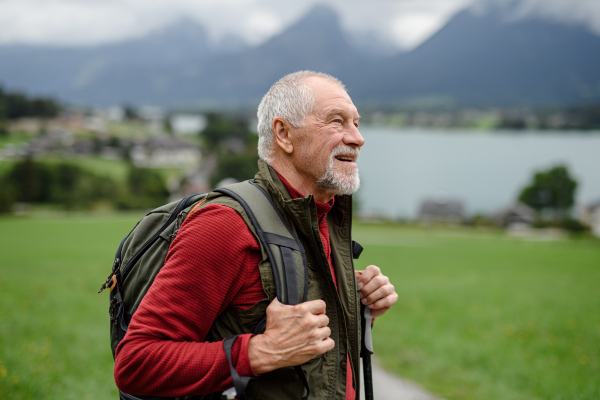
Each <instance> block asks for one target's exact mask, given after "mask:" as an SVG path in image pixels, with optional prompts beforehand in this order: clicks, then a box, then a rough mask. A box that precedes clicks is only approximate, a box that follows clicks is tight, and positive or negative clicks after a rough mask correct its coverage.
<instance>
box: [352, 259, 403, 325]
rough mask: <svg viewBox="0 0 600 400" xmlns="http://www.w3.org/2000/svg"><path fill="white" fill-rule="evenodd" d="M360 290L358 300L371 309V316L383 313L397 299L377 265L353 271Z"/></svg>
mask: <svg viewBox="0 0 600 400" xmlns="http://www.w3.org/2000/svg"><path fill="white" fill-rule="evenodd" d="M354 273H355V274H356V279H357V280H358V289H359V290H360V299H361V300H360V301H361V303H362V304H364V305H366V306H368V307H369V308H370V309H371V315H372V316H373V317H379V316H381V315H383V314H384V313H385V312H386V311H387V310H389V309H390V307H391V306H393V305H394V303H396V301H398V294H397V293H396V290H395V289H394V285H392V284H391V283H390V280H389V278H388V277H387V276H385V275H383V274H382V273H381V270H380V269H379V267H376V266H375V265H369V266H368V267H367V268H366V269H365V270H364V271H354Z"/></svg>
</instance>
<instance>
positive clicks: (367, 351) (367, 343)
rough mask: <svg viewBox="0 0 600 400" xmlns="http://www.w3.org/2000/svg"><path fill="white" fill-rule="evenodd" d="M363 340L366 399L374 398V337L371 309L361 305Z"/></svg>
mask: <svg viewBox="0 0 600 400" xmlns="http://www.w3.org/2000/svg"><path fill="white" fill-rule="evenodd" d="M360 308H361V310H360V311H361V312H360V316H361V318H360V319H361V327H362V340H361V349H360V356H361V357H362V359H363V375H364V381H365V400H373V371H372V370H371V354H373V337H372V336H371V321H372V320H373V316H372V315H371V309H370V308H369V307H367V306H365V305H361V306H360Z"/></svg>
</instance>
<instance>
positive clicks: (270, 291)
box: [206, 161, 360, 400]
mask: <svg viewBox="0 0 600 400" xmlns="http://www.w3.org/2000/svg"><path fill="white" fill-rule="evenodd" d="M258 166H259V172H258V173H257V174H256V176H255V177H254V182H255V183H256V184H257V185H258V186H260V187H261V188H263V189H264V190H265V191H266V192H267V193H268V194H269V196H270V197H271V199H272V200H273V202H274V204H275V206H276V207H277V208H278V209H279V210H280V211H281V213H282V215H283V216H284V218H285V220H286V222H287V223H288V225H289V226H290V227H291V228H292V230H293V231H294V233H295V234H296V236H297V237H298V238H299V240H300V242H301V243H302V245H303V246H304V249H305V251H306V257H307V263H308V296H307V301H310V300H316V299H322V300H324V301H325V303H326V305H327V311H326V313H327V316H328V317H329V327H330V328H331V338H332V339H333V340H334V341H335V344H336V345H335V348H334V349H333V350H331V351H329V352H327V353H325V354H322V355H320V356H318V357H316V358H314V359H312V360H310V361H308V362H307V363H305V364H303V365H302V369H303V370H304V373H305V374H306V377H307V378H308V382H309V385H310V390H311V393H310V399H344V398H345V396H346V368H347V358H346V354H349V355H350V363H351V367H352V379H353V382H354V386H355V390H356V393H357V398H358V393H359V390H360V383H359V378H358V377H359V374H358V368H359V367H358V366H359V361H358V360H359V351H360V333H359V331H360V329H359V327H360V315H359V313H360V303H359V296H358V287H357V283H356V278H355V276H354V264H353V259H352V240H351V236H350V235H351V230H352V197H351V196H336V198H335V203H334V206H333V208H332V209H331V211H330V212H329V213H328V214H327V224H328V226H329V235H330V242H331V258H332V262H333V267H334V269H335V274H336V280H337V284H338V290H336V287H335V283H334V281H333V277H332V275H331V270H330V268H329V263H328V260H327V256H326V255H325V250H324V248H323V243H322V242H321V237H320V235H319V226H318V219H317V208H316V205H315V202H314V199H313V196H312V194H311V195H309V196H307V197H305V198H298V199H292V198H291V196H290V195H289V193H288V191H287V189H286V188H285V186H284V185H283V183H282V182H281V180H280V179H279V177H278V176H277V174H276V173H275V171H273V169H271V168H270V167H269V166H268V165H267V164H266V163H265V162H263V161H259V163H258ZM211 196H212V195H211ZM212 203H219V204H222V205H225V206H227V207H230V208H232V209H234V210H236V211H237V212H238V213H239V214H240V215H241V216H242V218H243V219H244V221H246V224H247V225H248V227H249V228H250V230H251V231H252V233H253V234H254V235H255V236H257V235H256V231H255V229H254V227H253V225H252V223H251V222H250V220H249V218H248V216H247V215H246V213H245V211H244V209H243V208H242V207H241V206H240V204H239V203H238V202H236V201H235V200H233V199H231V198H229V197H227V196H218V195H217V197H216V198H215V197H211V198H209V199H208V200H207V202H206V204H212ZM257 240H258V238H257ZM258 243H259V244H260V241H258ZM260 245H261V252H262V261H261V262H260V263H259V265H258V268H259V270H260V276H261V280H262V286H263V289H264V291H265V294H266V296H267V298H266V299H263V300H261V301H259V302H258V303H256V304H254V305H253V306H252V307H250V308H249V309H246V310H243V309H239V308H234V307H228V308H227V309H225V311H224V312H223V313H222V314H221V315H219V316H218V317H217V319H216V320H215V321H214V323H213V326H212V327H211V330H210V331H209V333H208V336H207V338H206V339H207V340H208V341H211V342H212V341H220V340H223V339H225V338H227V337H228V336H231V335H235V334H240V333H253V332H254V329H255V327H256V326H257V325H258V323H259V322H260V321H261V320H262V319H263V318H264V316H265V314H266V308H267V306H268V305H269V303H270V302H271V301H272V300H273V299H274V298H275V281H274V278H273V272H272V269H271V265H270V263H269V261H268V258H267V253H266V252H265V250H264V248H262V244H260ZM304 392H305V391H304V386H303V385H302V382H301V381H300V378H299V377H298V375H297V374H296V372H295V371H294V368H293V367H287V368H282V369H278V370H275V371H271V372H269V373H266V374H263V375H261V376H260V377H259V378H257V379H255V380H252V381H251V382H250V384H249V385H248V388H247V390H246V396H247V398H248V399H261V400H268V399H273V400H285V399H294V400H296V399H300V398H301V397H302V396H303V395H304ZM209 397H211V398H212V397H213V396H209ZM217 398H218V397H217Z"/></svg>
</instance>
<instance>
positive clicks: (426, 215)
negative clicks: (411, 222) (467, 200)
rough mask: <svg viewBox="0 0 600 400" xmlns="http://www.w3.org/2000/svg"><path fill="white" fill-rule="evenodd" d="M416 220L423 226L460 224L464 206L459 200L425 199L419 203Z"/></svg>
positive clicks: (462, 218)
mask: <svg viewBox="0 0 600 400" xmlns="http://www.w3.org/2000/svg"><path fill="white" fill-rule="evenodd" d="M418 219H419V222H420V223H423V224H460V223H461V222H462V221H463V220H464V206H463V203H462V201H460V200H452V199H442V198H440V199H435V200H431V199H427V200H424V201H423V202H422V203H421V207H420V208H419V218H418Z"/></svg>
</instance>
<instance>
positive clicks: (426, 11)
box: [0, 0, 600, 49]
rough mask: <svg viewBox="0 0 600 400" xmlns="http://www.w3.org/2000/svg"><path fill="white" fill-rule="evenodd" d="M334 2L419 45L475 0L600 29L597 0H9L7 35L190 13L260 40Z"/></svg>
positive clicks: (24, 37) (379, 31) (0, 38)
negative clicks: (308, 13) (311, 11)
mask: <svg viewBox="0 0 600 400" xmlns="http://www.w3.org/2000/svg"><path fill="white" fill-rule="evenodd" d="M317 3H320V4H327V5H329V6H331V7H333V8H334V9H335V10H336V11H337V12H338V13H339V14H340V17H341V22H342V25H343V28H344V29H345V30H347V31H349V32H355V33H356V32H364V33H369V34H372V35H376V36H377V37H379V38H381V39H382V40H386V41H389V42H391V43H393V44H394V45H395V46H396V47H397V48H404V49H407V48H412V47H414V46H416V45H418V44H419V43H421V42H422V41H423V40H425V39H427V38H428V37H429V36H430V35H431V34H433V33H435V32H436V31H437V30H438V29H439V28H440V27H441V26H443V25H444V24H445V23H446V21H447V20H448V19H449V18H451V17H452V16H453V15H454V14H455V13H456V12H458V11H460V10H462V9H464V8H465V7H469V6H472V5H476V6H477V5H480V6H489V5H490V4H500V5H503V6H506V5H509V6H510V7H512V10H513V13H512V15H513V17H514V18H523V17H527V16H531V15H541V16H544V17H547V18H554V19H559V20H561V21H566V22H572V23H584V24H586V25H587V26H589V27H591V28H592V29H594V30H595V31H596V32H599V33H600V1H598V0H518V1H517V0H371V1H369V2H365V1H363V0H321V1H319V0H308V1H304V2H298V1H291V0H219V1H214V0H3V1H0V43H33V44H55V45H70V46H82V45H92V44H98V43H104V42H110V41H118V40H123V39H126V38H132V37H138V36H141V35H144V34H146V33H147V32H149V31H152V30H154V29H157V28H159V27H161V26H165V25H167V24H169V23H172V22H173V21H175V20H177V19H178V18H181V17H183V16H186V17H191V18H193V19H195V20H197V21H198V22H200V23H201V24H202V25H203V26H205V27H206V29H207V31H208V32H209V35H210V36H211V38H212V39H213V40H215V41H218V40H219V39H220V38H222V37H224V36H228V35H236V36H240V37H242V38H244V39H245V40H246V41H247V42H249V43H252V44H258V43H261V42H263V41H265V40H267V39H268V38H270V37H272V36H273V35H275V34H277V33H278V32H281V31H282V30H283V29H285V27H287V26H289V25H290V24H292V23H293V22H295V21H296V20H297V19H298V18H301V17H302V15H303V14H304V13H306V12H307V11H308V9H309V8H311V7H312V6H314V5H315V4H317Z"/></svg>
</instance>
